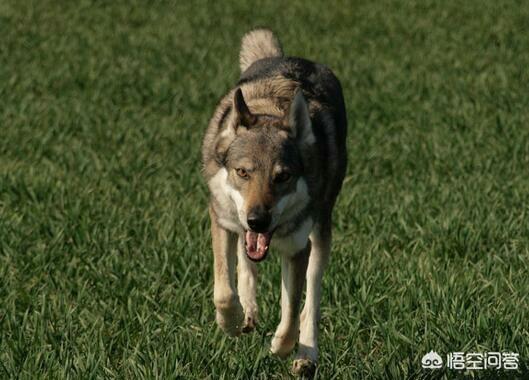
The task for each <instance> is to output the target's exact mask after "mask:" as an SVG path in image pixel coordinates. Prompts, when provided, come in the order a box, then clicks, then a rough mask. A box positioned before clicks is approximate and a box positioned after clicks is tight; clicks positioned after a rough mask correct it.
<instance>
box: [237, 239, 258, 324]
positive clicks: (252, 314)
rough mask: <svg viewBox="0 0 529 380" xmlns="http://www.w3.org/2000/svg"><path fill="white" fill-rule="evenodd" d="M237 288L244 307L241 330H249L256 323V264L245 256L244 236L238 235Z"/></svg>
mask: <svg viewBox="0 0 529 380" xmlns="http://www.w3.org/2000/svg"><path fill="white" fill-rule="evenodd" d="M237 255H238V262H237V275H238V276H237V289H238V290H239V298H240V300H241V304H242V307H243V309H244V325H243V329H242V331H243V332H250V331H252V330H253V329H255V326H256V325H257V301H256V297H255V293H256V286H257V265H256V264H255V263H253V262H252V261H250V260H249V259H248V257H247V256H246V249H245V247H244V238H243V237H242V236H239V241H238V244H237Z"/></svg>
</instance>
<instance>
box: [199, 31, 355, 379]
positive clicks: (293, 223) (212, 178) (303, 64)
mask: <svg viewBox="0 0 529 380" xmlns="http://www.w3.org/2000/svg"><path fill="white" fill-rule="evenodd" d="M240 68H241V76H240V79H239V81H238V83H237V84H236V86H235V87H234V88H233V89H232V90H231V91H230V92H228V94H227V95H225V96H224V97H223V98H222V100H221V101H220V103H219V104H218V106H217V108H216V110H215V113H214V115H213V117H212V119H211V121H210V123H209V126H208V128H207V131H206V133H205V136H204V141H203V146H202V159H203V174H204V177H205V180H206V182H207V184H208V187H209V190H210V204H209V214H210V218H211V236H212V246H213V255H214V281H215V285H214V292H213V293H214V297H213V298H214V304H215V308H216V320H217V324H218V325H219V326H220V327H221V328H222V330H224V331H225V332H226V333H228V334H229V335H232V336H237V335H239V334H240V333H241V332H249V331H251V330H253V329H254V328H255V326H256V322H257V303H256V298H255V296H256V287H257V284H256V282H257V279H256V277H257V264H256V263H257V262H259V261H261V260H263V259H264V258H265V257H266V256H267V253H268V250H269V248H270V249H271V250H272V251H276V252H278V253H279V254H280V257H281V279H282V286H281V321H280V323H279V326H278V327H277V330H276V332H275V335H274V337H273V339H272V342H271V349H270V350H271V352H272V353H273V354H276V355H278V356H280V357H286V356H287V355H288V354H289V353H290V352H291V351H292V350H293V349H294V346H295V345H296V342H297V341H298V338H299V346H298V352H297V355H296V358H295V360H294V362H293V366H292V371H293V372H294V373H296V374H301V375H309V376H310V374H313V373H314V370H315V368H316V363H317V360H318V342H317V339H318V320H319V316H320V298H321V281H322V276H323V271H324V268H325V267H326V265H327V262H328V260H329V255H330V250H331V217H332V210H333V207H334V204H335V201H336V198H337V196H338V193H339V192H340V189H341V187H342V182H343V179H344V176H345V171H346V166H347V153H346V135H347V119H346V112H345V105H344V99H343V95H342V89H341V85H340V82H339V81H338V79H337V78H336V77H335V76H334V74H333V73H332V72H331V70H330V69H328V68H327V67H326V66H323V65H321V64H317V63H314V62H311V61H309V60H306V59H302V58H295V57H285V56H284V55H283V51H282V48H281V45H280V43H279V41H278V40H277V38H276V37H275V36H274V34H273V33H272V32H271V31H270V30H267V29H256V30H253V31H250V32H249V33H247V34H246V35H245V36H244V37H243V39H242V46H241V51H240ZM236 267H237V285H236V282H235V269H236ZM305 281H306V300H305V306H304V308H303V311H302V312H301V315H300V308H301V307H300V305H301V298H302V294H303V288H304V284H305Z"/></svg>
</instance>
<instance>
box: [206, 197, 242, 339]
mask: <svg viewBox="0 0 529 380" xmlns="http://www.w3.org/2000/svg"><path fill="white" fill-rule="evenodd" d="M210 217H211V236H212V240H213V255H214V277H215V286H214V289H213V302H214V303H215V308H216V309H217V317H216V319H217V324H218V325H219V326H220V327H221V328H222V330H224V331H225V332H226V333H227V334H229V335H231V336H237V335H240V333H241V331H242V327H243V320H244V314H243V309H242V306H241V303H240V302H239V296H238V295H237V291H236V289H235V266H236V264H237V252H236V251H237V235H236V234H234V233H233V232H230V231H227V230H225V229H224V228H222V227H221V226H220V225H219V224H218V223H217V221H216V215H215V212H214V211H213V210H212V208H211V207H210Z"/></svg>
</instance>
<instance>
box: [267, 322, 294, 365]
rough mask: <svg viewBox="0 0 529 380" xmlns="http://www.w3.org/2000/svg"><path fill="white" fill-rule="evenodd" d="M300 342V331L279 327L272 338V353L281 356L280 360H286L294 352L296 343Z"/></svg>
mask: <svg viewBox="0 0 529 380" xmlns="http://www.w3.org/2000/svg"><path fill="white" fill-rule="evenodd" d="M297 340H298V329H297V328H291V329H283V328H281V327H279V328H278V329H277V331H276V333H275V335H274V337H273V338H272V343H271V344H270V352H272V354H274V355H277V356H279V357H280V358H285V357H287V356H288V354H290V353H291V352H292V350H293V349H294V346H295V345H296V342H297Z"/></svg>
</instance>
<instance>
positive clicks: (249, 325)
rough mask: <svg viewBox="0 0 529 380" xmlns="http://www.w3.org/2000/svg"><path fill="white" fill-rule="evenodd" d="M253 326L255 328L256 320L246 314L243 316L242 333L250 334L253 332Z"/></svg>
mask: <svg viewBox="0 0 529 380" xmlns="http://www.w3.org/2000/svg"><path fill="white" fill-rule="evenodd" d="M255 326H257V318H255V317H254V316H253V315H250V314H246V315H245V316H244V325H243V327H242V332H243V333H249V332H252V331H253V330H255Z"/></svg>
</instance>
